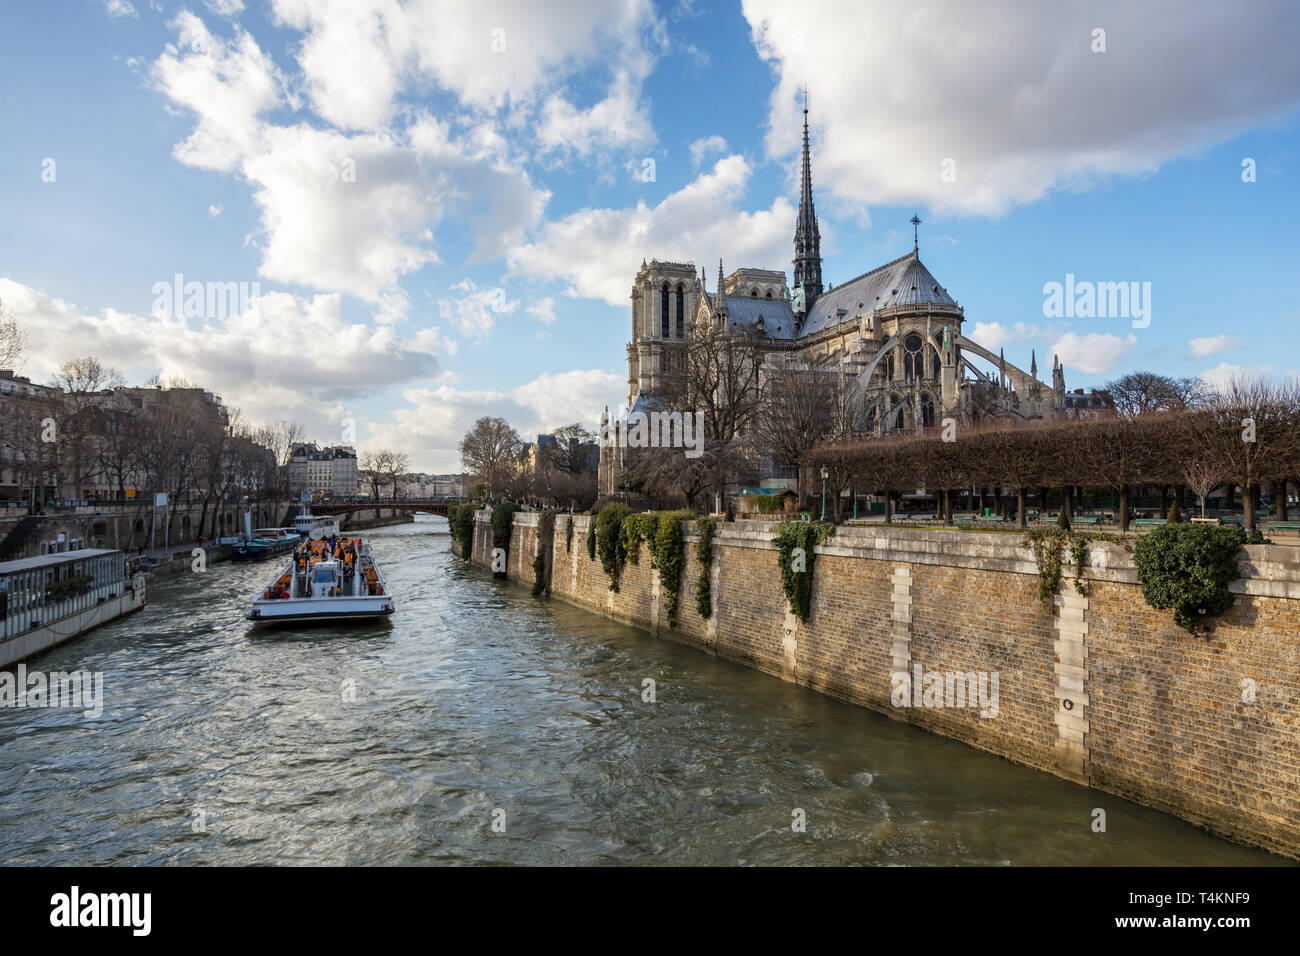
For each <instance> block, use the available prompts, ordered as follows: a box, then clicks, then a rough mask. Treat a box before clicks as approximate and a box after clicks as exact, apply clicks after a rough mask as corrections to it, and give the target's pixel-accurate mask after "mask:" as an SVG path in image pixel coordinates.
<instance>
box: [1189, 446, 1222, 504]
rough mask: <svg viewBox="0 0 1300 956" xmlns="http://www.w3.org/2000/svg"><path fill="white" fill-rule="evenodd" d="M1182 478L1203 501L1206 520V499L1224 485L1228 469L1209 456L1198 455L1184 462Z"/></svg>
mask: <svg viewBox="0 0 1300 956" xmlns="http://www.w3.org/2000/svg"><path fill="white" fill-rule="evenodd" d="M1182 477H1183V481H1185V482H1187V487H1188V488H1191V489H1192V491H1194V492H1196V496H1197V497H1198V498H1200V499H1201V517H1202V518H1204V517H1205V499H1206V498H1208V497H1209V496H1210V493H1211V492H1212V491H1214V489H1215V488H1217V487H1219V485H1221V484H1223V480H1224V478H1226V477H1227V471H1226V469H1225V468H1224V467H1223V465H1222V464H1220V463H1219V462H1217V461H1215V460H1214V459H1213V458H1211V457H1210V456H1209V455H1204V454H1198V455H1196V456H1194V457H1192V458H1188V459H1187V460H1186V461H1184V462H1183V466H1182Z"/></svg>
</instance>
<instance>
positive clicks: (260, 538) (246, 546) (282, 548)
mask: <svg viewBox="0 0 1300 956" xmlns="http://www.w3.org/2000/svg"><path fill="white" fill-rule="evenodd" d="M301 541H302V537H301V536H300V535H299V534H298V531H297V529H296V528H255V529H253V531H252V532H251V533H250V534H249V535H248V536H246V537H241V538H240V539H239V540H238V541H236V542H235V543H234V544H232V545H231V546H230V557H231V559H232V560H234V561H265V560H266V559H267V558H271V557H274V556H275V555H277V554H284V553H285V552H286V551H292V550H293V549H294V548H295V547H297V546H298V544H299V543H300V542H301Z"/></svg>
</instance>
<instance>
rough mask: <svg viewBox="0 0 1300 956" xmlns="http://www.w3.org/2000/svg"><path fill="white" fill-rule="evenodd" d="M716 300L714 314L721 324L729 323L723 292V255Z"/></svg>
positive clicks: (719, 264) (719, 258) (719, 266)
mask: <svg viewBox="0 0 1300 956" xmlns="http://www.w3.org/2000/svg"><path fill="white" fill-rule="evenodd" d="M714 301H715V302H717V308H716V309H714V310H713V311H714V315H715V316H716V317H717V319H718V320H719V324H720V325H726V324H727V299H726V296H725V295H723V292H722V257H721V256H719V257H718V292H717V298H716V299H715V300H714Z"/></svg>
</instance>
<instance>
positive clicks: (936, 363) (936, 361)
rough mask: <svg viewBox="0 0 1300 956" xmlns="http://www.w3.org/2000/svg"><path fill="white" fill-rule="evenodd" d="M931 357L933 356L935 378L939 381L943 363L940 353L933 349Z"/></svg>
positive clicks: (932, 363)
mask: <svg viewBox="0 0 1300 956" xmlns="http://www.w3.org/2000/svg"><path fill="white" fill-rule="evenodd" d="M930 355H931V365H932V366H933V368H934V377H935V378H936V379H938V377H939V371H940V369H941V368H942V363H941V362H940V361H939V353H938V352H936V351H935V350H934V349H931V350H930Z"/></svg>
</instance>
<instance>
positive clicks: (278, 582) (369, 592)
mask: <svg viewBox="0 0 1300 956" xmlns="http://www.w3.org/2000/svg"><path fill="white" fill-rule="evenodd" d="M393 610H394V604H393V596H392V595H391V594H390V593H389V591H388V585H387V584H386V583H385V582H384V576H383V574H382V572H380V570H379V566H378V565H377V564H376V563H375V559H374V555H373V554H372V553H371V551H370V547H369V545H367V544H366V543H365V542H364V541H362V540H361V539H360V538H338V537H330V538H307V539H305V540H303V541H302V543H301V544H299V546H298V548H297V549H296V550H295V551H294V553H293V556H292V558H291V559H290V561H289V563H288V564H287V565H286V566H284V567H283V569H282V570H281V572H280V573H279V574H278V575H277V576H276V577H275V578H273V579H272V580H271V582H270V583H269V584H268V585H267V586H266V588H265V589H263V591H262V592H261V593H260V594H259V595H258V596H257V597H256V598H254V599H253V602H252V605H251V606H250V607H249V609H248V611H247V612H246V614H245V616H246V617H247V618H248V619H249V620H251V621H253V622H255V623H258V624H279V623H289V622H295V623H301V622H311V621H319V622H328V621H349V620H364V619H367V618H378V617H387V616H388V615H390V614H392V613H393Z"/></svg>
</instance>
